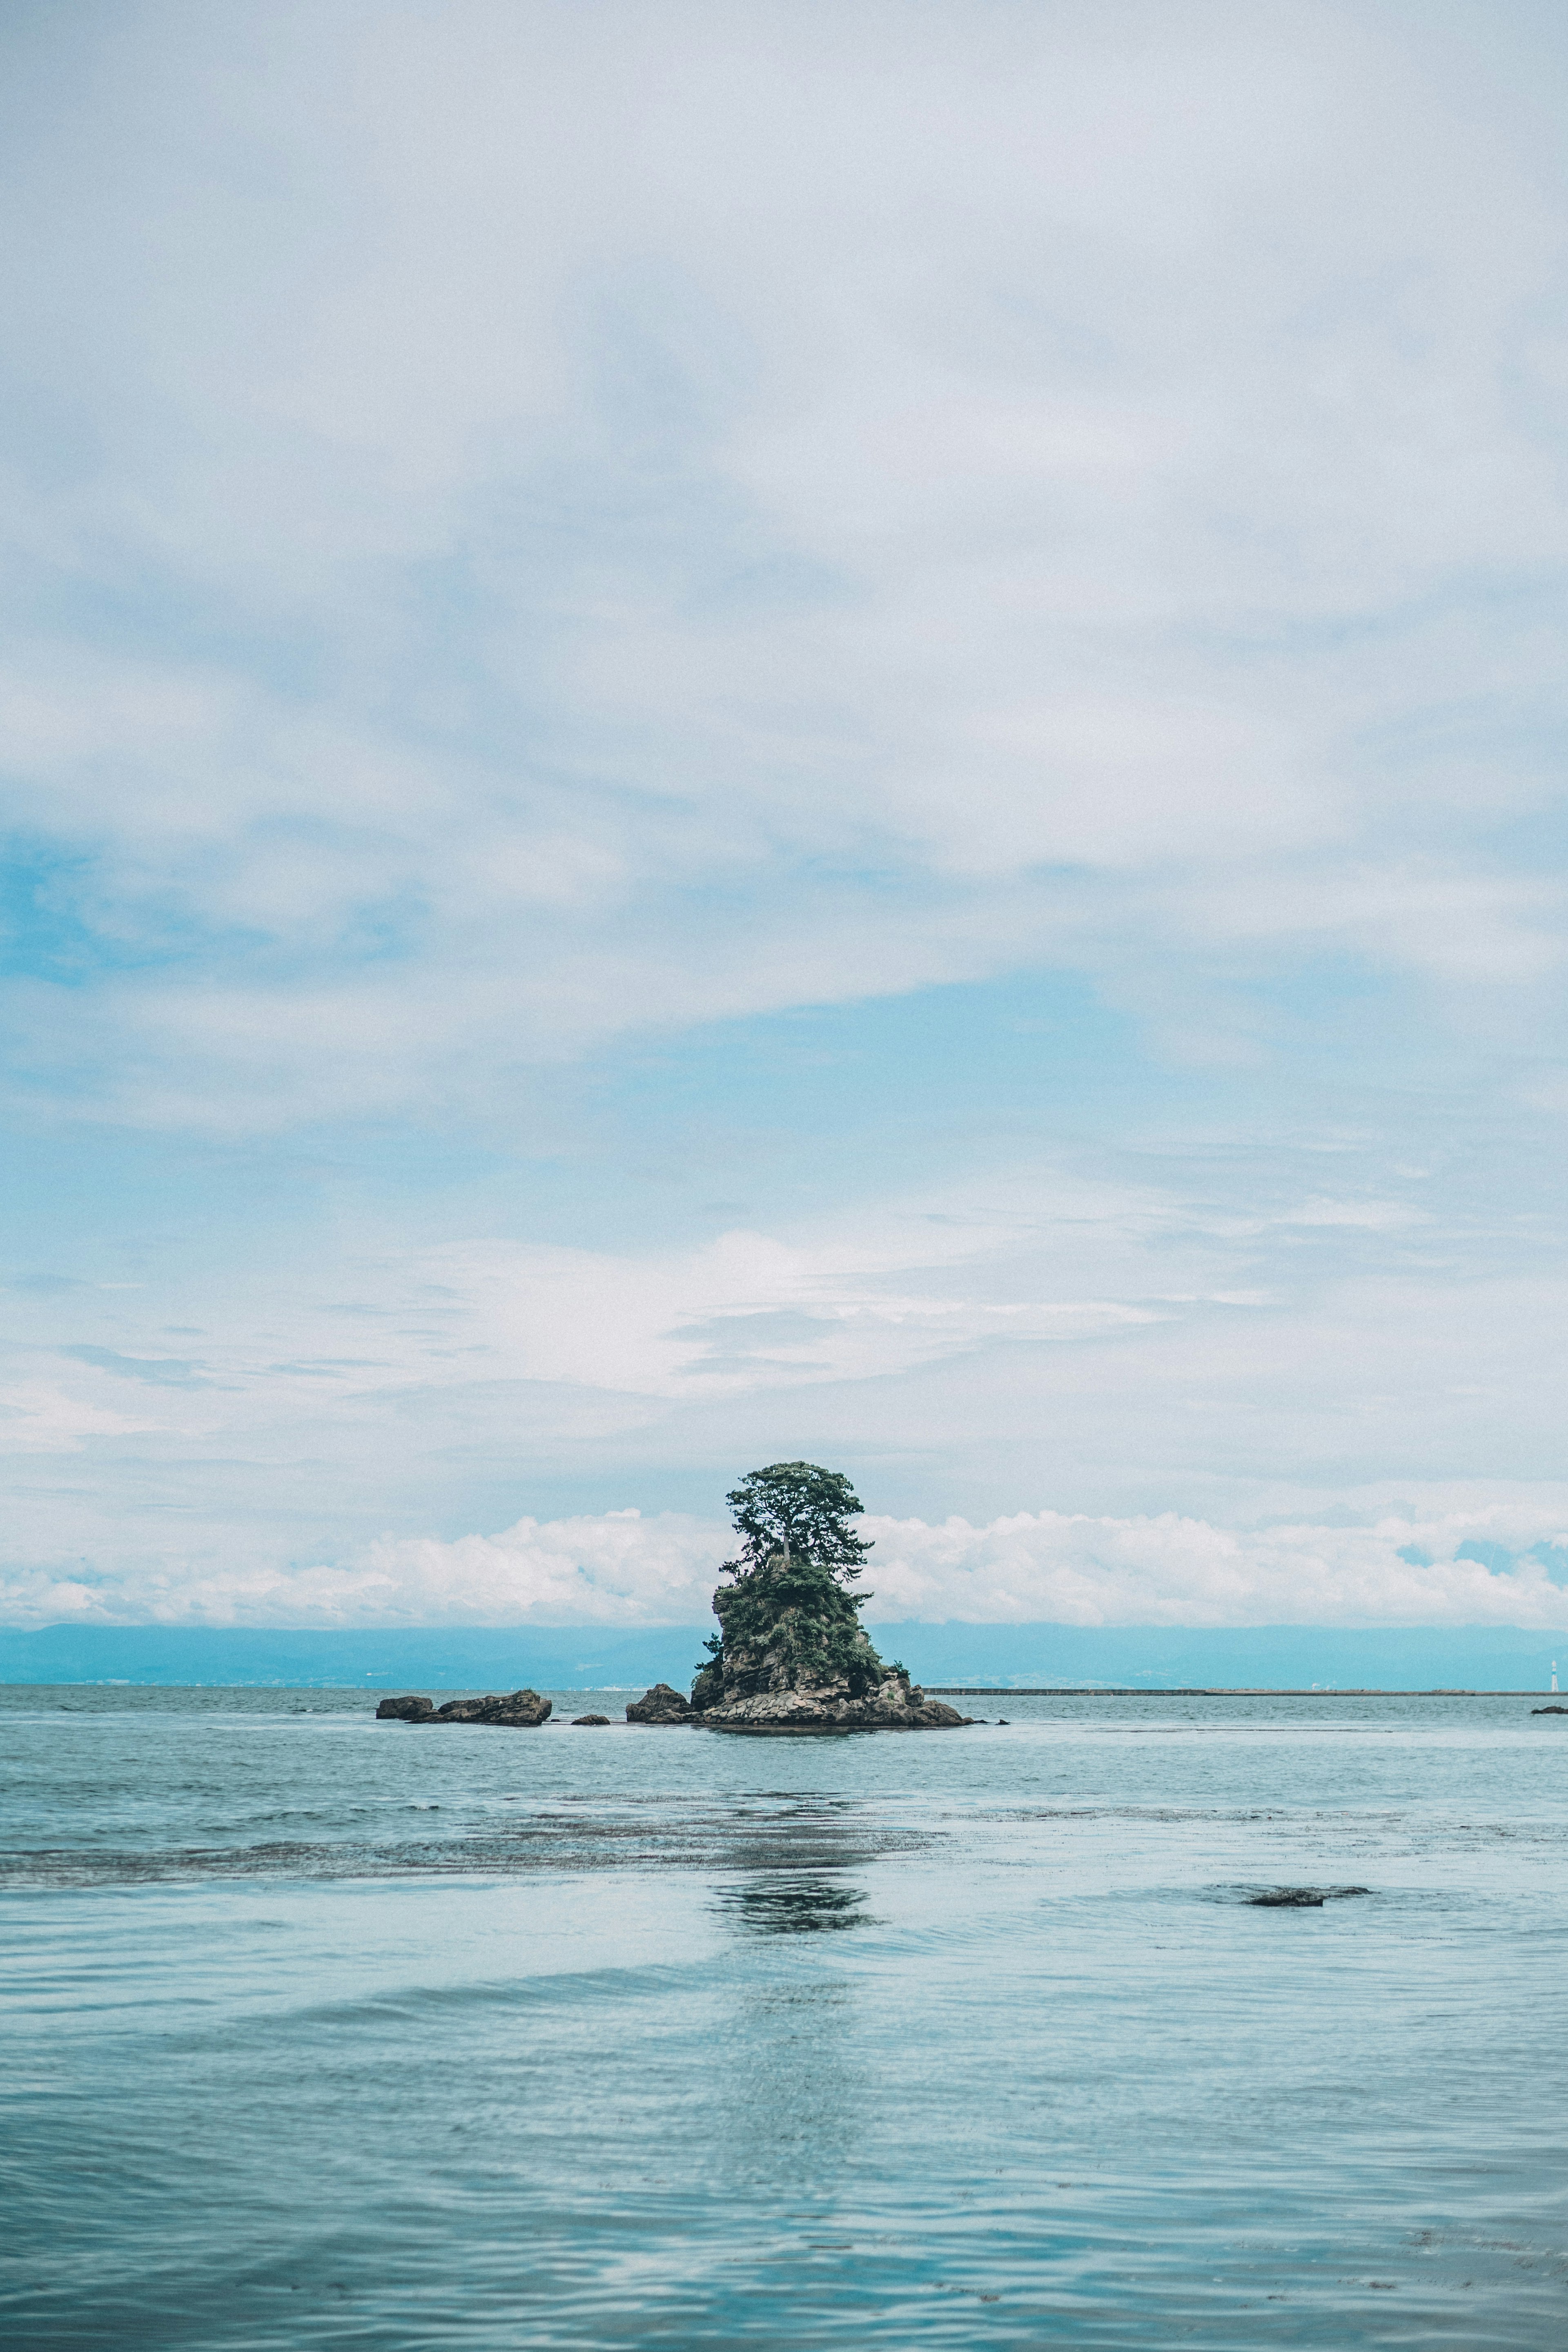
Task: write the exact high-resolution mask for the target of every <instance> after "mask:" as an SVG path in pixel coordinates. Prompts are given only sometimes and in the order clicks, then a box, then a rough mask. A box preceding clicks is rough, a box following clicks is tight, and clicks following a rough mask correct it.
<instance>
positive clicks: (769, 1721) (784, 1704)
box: [701, 1662, 971, 1738]
mask: <svg viewBox="0 0 1568 2352" xmlns="http://www.w3.org/2000/svg"><path fill="white" fill-rule="evenodd" d="M970 1720H971V1718H970V1717H968V1716H966V1715H960V1713H959V1712H958V1709H957V1708H956V1707H955V1706H947V1705H946V1703H945V1702H944V1701H943V1700H942V1699H939V1698H927V1696H926V1695H925V1693H924V1691H922V1690H921V1687H920V1685H918V1684H917V1683H911V1682H910V1678H909V1676H908V1675H907V1674H904V1673H903V1672H902V1671H901V1670H899V1669H896V1668H894V1667H891V1666H882V1665H881V1664H880V1662H879V1671H878V1674H877V1677H876V1679H875V1680H874V1681H873V1682H871V1684H870V1686H869V1687H868V1688H862V1689H860V1690H859V1691H856V1690H855V1689H854V1688H853V1687H852V1686H851V1685H850V1682H849V1680H848V1678H847V1677H846V1676H835V1677H834V1678H833V1679H832V1680H830V1681H829V1680H823V1681H817V1680H815V1679H814V1680H804V1679H803V1680H799V1681H795V1682H791V1683H784V1684H782V1685H775V1686H773V1687H770V1688H768V1689H765V1690H753V1691H752V1692H749V1693H746V1694H744V1695H737V1696H733V1697H727V1698H725V1699H722V1700H721V1703H720V1704H719V1705H718V1706H710V1707H707V1708H705V1709H704V1711H703V1713H702V1717H701V1722H702V1726H703V1728H704V1729H705V1730H707V1731H742V1732H751V1733H752V1734H753V1735H759V1734H760V1735H763V1736H766V1735H769V1734H771V1735H773V1737H775V1738H776V1737H778V1736H780V1735H781V1734H782V1735H784V1736H785V1737H788V1736H789V1735H791V1734H795V1735H798V1734H802V1733H810V1732H835V1731H951V1730H955V1729H957V1728H959V1727H961V1726H963V1725H964V1724H966V1723H968V1722H969V1721H970Z"/></svg>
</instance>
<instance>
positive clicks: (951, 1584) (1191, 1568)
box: [0, 1502, 1568, 1629]
mask: <svg viewBox="0 0 1568 2352" xmlns="http://www.w3.org/2000/svg"><path fill="white" fill-rule="evenodd" d="M864 1525H865V1528H866V1531H867V1533H868V1535H870V1536H872V1537H873V1538H875V1541H876V1551H875V1554H874V1556H873V1574H872V1576H871V1578H870V1580H869V1581H870V1582H871V1583H872V1585H873V1587H874V1589H875V1599H874V1600H873V1601H872V1602H871V1604H870V1606H869V1608H868V1619H869V1620H870V1622H873V1623H875V1622H878V1621H894V1620H901V1621H909V1620H920V1621H921V1622H926V1623H931V1624H939V1623H942V1622H953V1621H956V1622H967V1623H971V1624H1011V1623H1019V1624H1026V1623H1042V1622H1049V1623H1055V1624H1066V1625H1084V1626H1094V1625H1193V1626H1222V1625H1235V1626H1245V1625H1279V1624H1320V1625H1461V1624H1463V1625H1479V1624H1496V1625H1521V1626H1535V1627H1541V1628H1542V1629H1549V1628H1557V1627H1563V1628H1564V1629H1568V1513H1564V1512H1563V1509H1562V1507H1561V1506H1560V1505H1559V1506H1558V1507H1555V1508H1553V1509H1550V1510H1549V1509H1547V1508H1545V1507H1541V1506H1539V1505H1534V1504H1523V1503H1516V1502H1504V1503H1498V1504H1493V1505H1487V1506H1481V1507H1472V1508H1468V1509H1454V1508H1447V1509H1444V1510H1441V1511H1435V1512H1434V1513H1433V1515H1432V1516H1430V1517H1405V1516H1395V1515H1390V1516H1386V1517H1381V1518H1378V1519H1377V1520H1375V1521H1374V1522H1364V1523H1363V1524H1361V1525H1359V1526H1338V1527H1319V1526H1313V1525H1309V1524H1291V1525H1279V1526H1274V1527H1270V1528H1264V1529H1261V1530H1257V1529H1252V1530H1247V1531H1246V1532H1237V1531H1234V1530H1230V1529H1227V1528H1219V1527H1215V1526H1213V1525H1211V1524H1210V1523H1209V1522H1208V1521H1206V1520H1203V1519H1195V1518H1184V1517H1179V1516H1178V1515H1177V1514H1175V1513H1173V1512H1168V1513H1162V1514H1160V1515H1159V1516H1157V1517H1141V1518H1110V1517H1090V1516H1088V1515H1085V1514H1079V1513H1073V1514H1068V1513H1061V1512H1056V1511H1035V1512H1028V1511H1026V1512H1019V1513H1016V1515H1014V1516H1012V1517H1004V1518H998V1519H994V1520H992V1521H991V1522H990V1523H989V1524H988V1525H986V1526H984V1527H974V1526H972V1525H971V1524H970V1522H969V1521H968V1520H966V1519H960V1518H951V1519H947V1520H944V1521H942V1523H941V1524H940V1525H935V1526H932V1525H930V1524H928V1523H927V1522H926V1521H925V1520H923V1519H893V1518H885V1517H874V1516H869V1515H868V1517H867V1518H866V1520H865V1521H864ZM731 1541H732V1539H731V1537H730V1535H729V1531H728V1529H727V1528H724V1527H723V1526H722V1525H721V1524H719V1523H715V1522H713V1521H710V1520H706V1519H698V1518H692V1517H684V1516H682V1515H680V1514H679V1513H674V1512H666V1513H661V1514H658V1516H654V1517H644V1516H643V1515H642V1514H641V1513H640V1512H638V1511H635V1510H626V1511H608V1512H605V1513H602V1514H599V1515H597V1516H595V1517H579V1518H567V1519H550V1520H538V1519H520V1520H519V1521H518V1522H517V1524H516V1526H515V1527H511V1528H505V1529H504V1530H503V1531H502V1532H501V1533H500V1534H499V1535H489V1536H481V1535H473V1536H462V1537H459V1538H457V1539H456V1540H455V1541H452V1542H444V1541H441V1540H438V1539H437V1538H435V1537H414V1538H393V1537H390V1536H388V1537H383V1538H380V1539H379V1540H378V1541H376V1542H374V1543H372V1544H371V1545H369V1546H368V1547H367V1548H366V1549H364V1551H363V1553H361V1554H359V1555H358V1556H356V1557H355V1558H353V1559H350V1560H348V1561H346V1562H343V1563H341V1564H339V1565H336V1566H328V1565H323V1566H320V1567H310V1568H303V1569H293V1568H289V1569H283V1568H273V1567H267V1566H254V1565H251V1566H237V1567H229V1566H215V1565H212V1564H210V1563H198V1562H192V1563H190V1564H189V1565H188V1567H185V1568H179V1567H175V1566H173V1565H171V1564H169V1563H167V1562H165V1563H163V1564H162V1565H160V1566H159V1567H157V1568H152V1567H135V1568H128V1569H125V1570H120V1571H117V1572H115V1573H113V1574H109V1575H104V1576H101V1577H99V1576H90V1575H88V1574H84V1573H82V1572H81V1571H78V1572H77V1573H76V1574H74V1575H70V1576H65V1575H60V1574H54V1573H50V1572H49V1571H48V1570H35V1571H23V1572H21V1573H13V1574H11V1575H9V1576H8V1577H6V1578H5V1580H0V1621H4V1622H6V1623H9V1624H16V1625H44V1624H58V1623H61V1622H69V1623H82V1624H94V1623H96V1624H166V1625H256V1626H299V1627H302V1628H308V1627H311V1626H320V1627H332V1626H358V1625H363V1626H374V1625H379V1626H394V1625H431V1626H436V1625H452V1626H457V1625H495V1626H500V1625H537V1626H548V1625H589V1624H601V1625H605V1626H626V1627H632V1626H640V1625H661V1624H683V1623H684V1624H690V1623H693V1622H697V1621H699V1620H700V1619H701V1618H702V1617H704V1616H705V1615H706V1612H707V1610H708V1606H709V1601H710V1595H711V1592H712V1590H713V1584H714V1580H715V1578H716V1575H717V1571H718V1568H719V1564H720V1562H721V1560H722V1559H724V1558H725V1557H726V1554H727V1553H728V1551H729V1550H730V1549H731Z"/></svg>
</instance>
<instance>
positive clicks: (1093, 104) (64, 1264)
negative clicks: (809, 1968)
mask: <svg viewBox="0 0 1568 2352" xmlns="http://www.w3.org/2000/svg"><path fill="white" fill-rule="evenodd" d="M1564 120H1568V26H1565V25H1564V22H1563V17H1562V15H1561V12H1560V11H1556V10H1552V9H1550V8H1547V7H1545V6H1540V7H1537V6H1535V5H1531V4H1530V0H1513V5H1510V0H1489V5H1485V6H1479V5H1478V6H1469V5H1443V4H1442V0H1421V5H1408V6H1405V5H1380V0H1358V5H1355V6H1353V7H1339V6H1335V5H1331V0H1312V5H1306V6H1294V5H1270V0H1246V5H1185V4H1184V0H1158V5H1121V4H1120V0H1096V5H1092V6H1091V5H1081V0H1080V5H1052V0H1028V5H1020V4H1018V0H963V5H960V0H947V5H921V0H899V5H894V6H885V5H855V0H847V5H846V0H835V5H812V0H790V5H781V6H776V7H775V6H771V5H766V0H744V5H739V0H737V5H678V4H677V0H638V5H597V4H596V0H573V4H572V5H538V0H507V5H489V0H464V5H461V6H458V7H454V6H452V5H449V0H442V5H399V0H374V4H370V0H367V5H360V0H310V5H304V6H294V5H287V0H268V5H265V6H259V5H255V6H252V5H241V4H237V5H226V6H223V7H218V8H214V7H212V6H210V5H205V0H201V5H195V0H185V5H142V0H116V5H112V6H110V5H98V0H41V5H29V0H11V5H10V6H9V7H8V8H7V9H6V10H5V15H4V19H3V22H0V206H3V215H4V218H5V224H6V227H5V237H4V240H3V242H0V315H3V316H4V318H5V322H6V324H5V333H4V337H3V338H0V341H3V346H4V349H3V352H0V378H3V380H0V476H3V489H4V495H3V497H0V517H3V522H0V528H3V530H4V533H5V541H4V559H3V565H0V597H3V599H4V606H3V621H4V627H3V630H0V831H3V834H4V847H5V875H4V884H3V891H0V971H3V974H4V992H3V1004H4V1011H3V1013H0V1088H3V1095H4V1109H5V1137H6V1152H5V1179H4V1193H3V1198H0V1209H3V1244H0V1277H3V1280H4V1285H5V1287H4V1292H3V1300H4V1307H5V1314H4V1337H3V1345H0V1446H3V1447H4V1449H5V1456H6V1460H5V1470H6V1488H7V1495H8V1507H7V1509H6V1512H5V1523H4V1535H3V1538H0V1546H3V1557H0V1622H9V1623H17V1624H43V1623H51V1622H147V1621H155V1622H169V1623H213V1624H268V1625H301V1626H306V1625H314V1626H331V1625H353V1624H388V1625H390V1624H420V1623H431V1624H437V1623H439V1624H462V1623H473V1624H498V1625H499V1624H514V1623H519V1624H521V1623H530V1622H531V1623H538V1624H562V1623H603V1624H606V1625H608V1624H615V1623H625V1624H628V1625H632V1624H652V1623H661V1622H671V1623H673V1622H681V1623H687V1622H694V1621H695V1620H696V1619H697V1618H699V1617H700V1616H701V1615H702V1614H703V1613H704V1612H705V1610H706V1606H707V1600H708V1595H709V1593H710V1591H711V1588H712V1584H713V1580H714V1576H715V1572H716V1570H717V1568H718V1565H719V1563H720V1562H721V1560H722V1559H723V1558H724V1557H725V1556H726V1552H727V1550H728V1549H729V1547H728V1545H727V1542H726V1532H727V1530H726V1523H725V1511H724V1504H723V1496H724V1494H725V1492H726V1490H727V1489H728V1488H729V1487H730V1486H731V1485H733V1483H734V1482H735V1479H736V1478H737V1477H738V1476H739V1475H741V1474H742V1473H743V1472H744V1471H746V1470H748V1469H750V1468H752V1467H753V1466H755V1465H758V1464H761V1463H765V1462H769V1461H773V1460H778V1459H793V1458H796V1457H802V1456H804V1457H807V1458H810V1459H813V1460H817V1461H822V1462H826V1463H827V1464H829V1465H832V1466H834V1467H837V1468H840V1469H843V1470H845V1471H846V1472H847V1474H848V1475H850V1476H851V1477H852V1479H853V1480H854V1481H855V1483H856V1485H857V1487H858V1491H859V1493H860V1495H861V1496H862V1497H863V1499H864V1501H865V1504H866V1506H867V1511H868V1520H867V1531H868V1533H869V1534H871V1535H873V1536H874V1537H875V1538H876V1545H877V1549H876V1550H875V1552H874V1554H873V1565H874V1570H875V1573H874V1575H873V1576H872V1577H871V1579H870V1581H871V1582H872V1583H873V1584H874V1586H875V1588H876V1593H877V1598H876V1600H875V1601H873V1602H872V1603H871V1604H870V1605H869V1608H868V1616H869V1617H870V1618H871V1619H872V1620H873V1621H875V1619H876V1618H877V1617H878V1616H879V1615H883V1616H886V1617H888V1618H890V1619H902V1620H909V1619H914V1618H921V1619H925V1620H927V1621H930V1622H942V1621H944V1620H953V1619H963V1620H971V1621H975V1622H1010V1621H1017V1622H1047V1621H1048V1622H1069V1623H1074V1624H1085V1625H1095V1624H1100V1623H1108V1624H1114V1623H1148V1624H1171V1625H1174V1624H1194V1625H1223V1624H1234V1625H1247V1624H1262V1623H1321V1624H1346V1625H1352V1624H1368V1625H1371V1624H1384V1623H1386V1624H1416V1623H1432V1624H1460V1623H1493V1624H1521V1625H1530V1626H1539V1627H1542V1628H1543V1629H1544V1628H1547V1627H1552V1628H1557V1627H1562V1628H1563V1629H1568V1462H1565V1460H1564V1440H1563V1411H1562V1400H1563V1384H1564V1375H1565V1373H1568V1276H1565V1271H1564V1258H1563V1225H1564V1198H1563V1170H1564V1166H1565V1163H1568V1065H1565V1060H1564V1040H1563V978H1564V961H1565V956H1568V888H1565V884H1568V823H1565V816H1568V806H1565V797H1564V791H1563V760H1564V745H1565V742H1568V665H1565V663H1564V661H1563V624H1564V619H1565V617H1568V477H1565V470H1564V460H1565V457H1568V152H1565V142H1564V137H1563V121H1564Z"/></svg>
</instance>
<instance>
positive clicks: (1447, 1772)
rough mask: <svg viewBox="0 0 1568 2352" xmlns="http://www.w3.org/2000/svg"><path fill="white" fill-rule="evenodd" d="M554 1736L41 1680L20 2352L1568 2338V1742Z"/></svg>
mask: <svg viewBox="0 0 1568 2352" xmlns="http://www.w3.org/2000/svg"><path fill="white" fill-rule="evenodd" d="M552 1696H553V1698H554V1701H555V1717H554V1719H553V1720H552V1723H551V1724H550V1725H548V1726H546V1727H544V1728H543V1729H541V1730H537V1731H518V1730H501V1729H496V1728H490V1727H479V1726H475V1727H458V1728H450V1729H440V1730H431V1729H424V1728H411V1727H405V1726H404V1725H400V1724H393V1723H378V1722H376V1721H375V1720H374V1712H373V1704H374V1703H373V1700H372V1699H371V1698H370V1697H367V1696H366V1695H365V1694H364V1693H363V1692H356V1691H353V1690H346V1691H332V1690H325V1689H310V1690H288V1689H265V1690H259V1689H252V1690H244V1689H226V1690H225V1689H158V1688H147V1687H142V1688H135V1687H130V1688H120V1689H112V1688H101V1687H86V1686H81V1685H76V1686H63V1687H56V1688H37V1687H32V1688H29V1687H25V1686H15V1685H13V1686H9V1687H5V1688H0V1752H3V1755H4V1798H3V1805H4V1875H3V1889H4V1891H3V1895H0V1937H3V1958H0V1966H3V1976H0V1993H3V2033H4V2046H3V2052H0V2061H3V2065H0V2092H3V2096H4V2103H5V2124H4V2132H3V2135H0V2211H3V2214H4V2228H3V2232H0V2238H3V2245H0V2339H3V2340H4V2341H5V2343H6V2344H7V2345H9V2346H14V2347H17V2352H57V2347H58V2352H65V2347H71V2352H78V2347H79V2352H110V2348H111V2347H112V2352H128V2347H158V2352H307V2348H308V2347H333V2352H338V2347H342V2352H349V2347H353V2352H491V2347H529V2348H530V2352H534V2347H541V2352H545V2348H547V2347H573V2352H576V2347H647V2346H671V2347H757V2352H763V2347H779V2352H784V2347H790V2352H811V2348H812V2347H849V2346H856V2347H868V2346H870V2347H888V2352H895V2347H896V2352H925V2347H931V2352H936V2347H971V2346H975V2347H992V2346H997V2347H1014V2346H1020V2347H1021V2346H1039V2345H1071V2346H1079V2345H1081V2346H1085V2347H1089V2346H1093V2347H1126V2352H1133V2347H1136V2352H1155V2347H1161V2348H1162V2352H1163V2347H1167V2346H1192V2347H1216V2352H1217V2347H1226V2352H1242V2347H1245V2352H1256V2348H1257V2347H1274V2346H1312V2347H1325V2348H1326V2347H1333V2352H1347V2347H1360V2346H1368V2347H1371V2346H1402V2347H1403V2346H1411V2347H1414V2346H1433V2345H1453V2346H1463V2347H1471V2352H1477V2348H1478V2347H1509V2346H1519V2347H1539V2352H1545V2347H1562V2346H1563V2345H1564V2344H1568V2100H1565V2098H1564V2095H1563V2074H1564V2070H1565V2068H1568V2037H1565V2033H1564V2026H1565V2024H1568V1717H1559V1716H1538V1715H1534V1714H1532V1712H1531V1708H1532V1707H1533V1706H1539V1705H1541V1704H1542V1701H1540V1700H1539V1699H1531V1698H1530V1697H1528V1696H1515V1695H1510V1696H1500V1697H1465V1696H1388V1697H1379V1696H1357V1697H1349V1696H1334V1695H1332V1694H1322V1693H1314V1694H1311V1695H1309V1696H1291V1697H1281V1696H1245V1697H1218V1696H1171V1697H1160V1696H1151V1695H1148V1694H1140V1695H1138V1696H1121V1697H1118V1696H1104V1695H1099V1696H1095V1695H1078V1694H1074V1695H1069V1696H1049V1697H1026V1696H1016V1695H1012V1694H1009V1695H1008V1696H1005V1697H1000V1696H986V1697H975V1698H970V1699H967V1700H964V1701H963V1702H962V1704H963V1705H964V1706H967V1707H968V1708H969V1709H971V1710H972V1711H973V1713H974V1714H976V1715H977V1716H983V1717H986V1718H988V1719H987V1720H985V1721H984V1722H980V1723H976V1724H974V1725H973V1727H969V1728H967V1729H964V1730H960V1731H947V1732H941V1733H934V1732H933V1733H924V1734H914V1735H903V1736H897V1735H886V1734H885V1735H881V1736H874V1737H868V1738H843V1739H809V1740H805V1739H803V1740H760V1739H759V1740H753V1739H742V1738H725V1737H723V1736H721V1735H719V1734H716V1733H710V1732H702V1731H694V1730H690V1729H686V1728H680V1729H641V1728H638V1727H630V1726H627V1725H626V1723H625V1722H624V1721H623V1720H621V1719H620V1718H621V1717H623V1715H624V1709H625V1706H626V1698H627V1696H628V1694H627V1692H626V1691H625V1690H620V1691H615V1692H599V1693H595V1692H590V1691H566V1692H556V1693H554V1694H552ZM588 1713H600V1714H604V1715H607V1716H611V1717H615V1718H616V1720H615V1721H613V1722H612V1723H611V1724H610V1725H608V1726H606V1727H586V1726H584V1727H576V1726H574V1724H573V1723H572V1722H571V1717H574V1716H577V1715H584V1714H588ZM1000 1717H1005V1720H999V1719H998V1718H1000ZM1282 1896H1283V1897H1292V1898H1295V1899H1291V1900H1281V1899H1279V1898H1280V1897H1282ZM1265 1898H1268V1899H1265ZM1318 1898H1321V1900H1320V1899H1318Z"/></svg>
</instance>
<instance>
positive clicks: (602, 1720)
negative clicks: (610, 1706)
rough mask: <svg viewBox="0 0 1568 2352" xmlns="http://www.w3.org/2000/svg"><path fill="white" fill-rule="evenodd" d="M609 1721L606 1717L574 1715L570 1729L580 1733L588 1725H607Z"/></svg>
mask: <svg viewBox="0 0 1568 2352" xmlns="http://www.w3.org/2000/svg"><path fill="white" fill-rule="evenodd" d="M609 1719H610V1718H609V1717H608V1716H607V1715H574V1717H572V1728H573V1730H574V1731H581V1730H583V1729H584V1727H586V1726H587V1725H589V1724H593V1725H594V1726H595V1727H598V1726H601V1725H604V1724H606V1723H608V1721H609Z"/></svg>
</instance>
